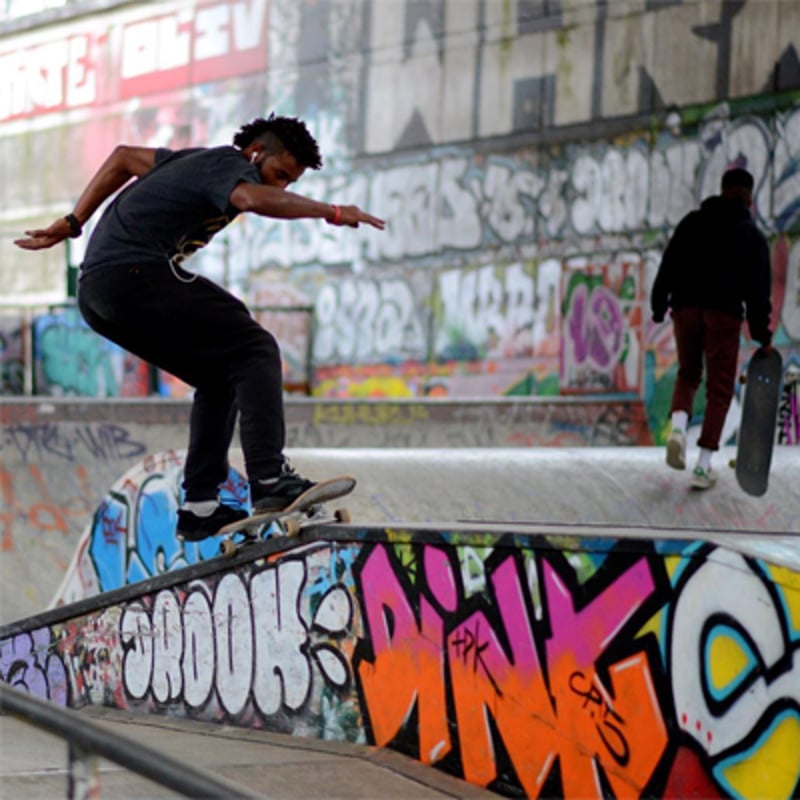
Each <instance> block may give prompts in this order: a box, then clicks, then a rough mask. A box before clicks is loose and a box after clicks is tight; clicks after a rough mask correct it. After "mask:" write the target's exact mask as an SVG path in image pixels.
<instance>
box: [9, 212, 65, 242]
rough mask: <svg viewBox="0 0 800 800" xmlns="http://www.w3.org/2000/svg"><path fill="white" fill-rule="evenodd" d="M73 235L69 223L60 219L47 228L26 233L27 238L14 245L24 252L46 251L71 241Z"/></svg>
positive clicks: (16, 240)
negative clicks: (65, 240)
mask: <svg viewBox="0 0 800 800" xmlns="http://www.w3.org/2000/svg"><path fill="white" fill-rule="evenodd" d="M71 233H72V228H70V225H69V222H67V220H66V219H64V218H63V217H59V219H57V220H56V221H55V222H54V223H53V224H52V225H50V226H49V227H47V228H38V229H36V230H32V231H25V238H24V239H15V240H14V244H15V245H16V246H17V247H21V248H22V249H23V250H45V249H46V248H48V247H52V246H53V245H55V244H58V243H59V242H63V241H64V239H69V237H70V234H71Z"/></svg>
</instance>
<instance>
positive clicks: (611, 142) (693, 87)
mask: <svg viewBox="0 0 800 800" xmlns="http://www.w3.org/2000/svg"><path fill="white" fill-rule="evenodd" d="M380 3H381V0H349V1H348V2H346V3H328V2H325V3H300V4H298V3H295V2H293V0H273V2H271V3H267V2H266V0H246V1H243V0H218V1H217V2H203V3H200V2H196V0H177V1H176V2H170V3H147V4H120V5H119V6H116V7H112V8H109V9H108V10H106V11H105V12H104V13H103V14H102V16H97V17H92V16H91V15H90V16H84V17H74V18H66V19H64V20H62V21H61V22H59V23H58V24H48V25H41V26H37V25H36V17H31V18H30V19H31V26H30V28H25V29H23V30H19V28H16V29H15V30H14V36H13V37H11V36H4V35H3V31H2V29H0V66H2V69H0V74H1V75H3V78H2V79H1V80H0V148H3V152H5V153H6V154H7V156H8V158H3V163H4V164H6V165H7V167H6V174H7V178H6V180H4V181H3V182H2V185H0V196H1V197H2V199H3V201H4V202H2V203H0V206H1V207H3V208H6V209H13V212H12V211H8V212H2V214H0V225H2V226H4V227H6V226H9V225H13V226H14V227H15V230H16V227H17V226H18V224H19V225H23V226H24V225H27V224H33V223H34V222H35V223H36V224H38V223H39V222H44V221H45V220H44V219H40V218H39V216H38V215H39V214H40V213H42V212H41V211H40V210H39V209H41V208H44V207H47V208H56V207H59V208H60V207H61V206H63V208H64V210H68V209H69V208H71V203H72V202H73V200H74V197H75V196H77V194H78V193H79V192H80V190H81V188H82V187H83V185H84V184H85V182H86V180H87V179H88V178H89V176H90V175H91V174H92V173H93V171H94V169H96V167H97V166H98V164H99V162H100V160H101V159H102V157H103V155H104V154H105V153H106V152H108V151H109V150H110V149H111V147H113V146H114V145H115V144H116V143H117V142H120V141H129V142H137V143H142V144H149V145H164V146H169V147H182V146H184V145H186V144H189V143H192V144H221V143H226V142H229V141H230V139H231V135H232V133H233V132H234V131H235V130H236V128H237V127H238V126H239V125H240V124H241V123H242V122H244V121H246V120H248V119H250V118H252V117H254V116H257V115H264V114H266V113H267V112H268V111H270V110H276V111H278V112H279V113H287V114H297V115H300V116H302V117H303V118H305V119H306V120H307V121H308V123H309V125H310V127H311V129H312V130H313V131H314V133H315V134H316V135H317V137H318V139H319V141H320V144H321V147H322V150H323V153H324V156H325V169H324V170H323V171H322V172H321V174H319V175H314V176H307V177H305V178H304V179H303V181H302V182H301V185H300V187H299V190H301V191H303V192H305V193H307V194H309V195H311V196H313V197H317V198H324V199H328V200H332V199H336V200H339V201H341V202H346V203H350V202H353V203H357V204H359V205H362V206H363V207H366V208H368V209H369V210H370V211H372V212H373V213H375V214H377V215H379V216H382V217H385V218H386V219H387V220H388V221H389V225H388V229H387V230H386V231H385V232H377V231H372V230H370V231H367V230H364V231H351V230H341V229H336V228H332V227H331V226H326V225H321V224H318V222H316V221H296V222H292V223H287V222H284V221H268V220H264V219H258V218H254V217H252V218H251V217H248V218H246V219H244V218H242V219H240V220H238V221H237V222H236V223H235V224H233V225H231V226H229V228H227V229H226V230H225V231H224V232H223V233H222V234H220V236H219V237H218V238H217V239H216V240H215V242H213V243H212V244H211V245H210V246H209V247H208V248H206V249H205V250H203V251H201V252H200V253H198V254H197V255H196V256H195V257H194V258H193V261H192V262H191V263H193V264H194V269H196V270H198V271H200V272H202V273H204V274H206V275H208V276H209V277H211V278H213V279H215V280H218V281H220V282H222V283H224V284H225V285H227V286H229V287H230V288H231V289H233V290H234V291H236V292H238V293H240V294H241V295H242V296H244V297H245V298H246V299H248V300H249V301H250V302H251V303H258V304H260V303H264V304H267V305H277V306H283V307H285V308H310V309H313V318H312V319H311V320H309V319H307V318H306V319H304V318H303V317H302V316H297V315H295V316H292V315H291V314H288V313H287V314H286V315H280V316H277V317H276V316H275V314H270V315H264V316H263V317H262V318H261V319H262V321H263V322H264V324H266V325H269V326H272V327H273V328H275V331H276V333H277V334H278V335H279V338H280V340H281V344H282V347H283V349H284V353H285V361H286V365H287V382H288V383H289V384H297V385H302V386H306V385H307V384H309V383H310V385H311V387H312V391H313V393H314V394H315V395H317V396H320V397H334V396H348V397H392V398H397V397H414V396H416V397H420V396H427V395H435V396H450V397H454V398H474V397H487V396H492V397H498V396H509V395H556V394H572V393H581V394H585V393H594V394H608V393H613V394H620V393H624V394H629V393H632V394H635V395H637V396H639V397H643V398H644V400H645V403H646V405H647V408H648V414H649V418H650V421H651V426H652V431H653V435H654V437H655V439H656V440H657V441H660V439H661V438H662V429H663V426H664V423H665V419H666V416H667V411H668V405H669V396H670V394H671V389H672V386H673V383H674V374H675V369H676V364H675V353H674V344H673V341H672V335H671V328H670V325H669V322H666V323H664V324H662V325H653V324H652V323H651V322H650V315H649V309H648V302H647V300H648V296H649V291H650V287H651V285H652V281H653V278H654V275H655V270H656V268H657V265H658V263H659V260H660V257H661V253H662V252H663V248H664V246H665V244H666V241H667V239H668V236H669V234H670V232H671V231H672V230H673V229H674V227H675V226H676V225H677V223H678V222H679V220H680V219H681V217H682V216H683V215H684V214H685V213H687V212H688V211H689V210H691V209H692V208H694V207H695V206H696V205H697V204H698V203H699V202H700V200H702V199H703V198H704V197H706V196H708V195H710V194H713V193H715V192H716V191H717V188H718V184H719V179H720V176H721V174H722V172H723V171H724V169H725V168H726V167H727V166H729V165H731V164H739V165H743V166H746V167H747V168H748V169H750V170H751V172H753V174H754V175H755V177H756V190H757V191H756V202H755V214H756V217H757V220H758V222H759V224H760V226H761V227H762V229H763V230H764V232H765V233H766V235H767V236H768V238H769V240H770V244H771V248H772V257H773V276H774V280H773V283H774V289H773V306H774V312H773V327H774V329H775V338H774V341H775V344H776V346H778V347H779V348H780V349H781V351H782V354H783V355H784V361H785V362H786V363H787V364H792V363H795V362H797V360H798V358H800V355H799V354H798V351H799V347H800V346H799V345H798V342H799V341H800V302H798V286H800V239H799V238H798V231H800V228H798V225H800V216H798V210H799V209H800V183H798V180H797V175H798V153H800V109H799V108H798V97H800V59H799V58H798V52H797V43H796V41H795V40H794V39H793V38H792V36H791V34H790V31H792V30H797V29H798V27H800V6H798V4H797V3H794V2H778V1H777V0H776V2H772V3H768V4H765V3H763V2H759V0H742V1H741V2H738V3H696V2H693V1H692V2H688V0H686V1H684V0H669V2H658V3H655V2H652V3H650V2H648V3H634V4H614V3H607V2H605V0H602V1H601V0H588V1H587V2H582V3H572V2H563V0H562V1H560V2H549V3H532V2H525V1H524V0H510V2H500V0H442V2H440V3H428V4H424V3H423V4H420V3H416V2H396V3H392V4H391V8H390V9H388V8H386V7H385V6H386V4H385V3H384V4H380ZM379 4H380V10H379ZM50 22H51V23H52V20H50ZM667 42H669V43H670V45H669V46H668V45H667V44H666V43H667ZM420 87H424V91H423V90H422V89H421V88H420ZM38 153H48V154H50V155H49V156H48V157H50V158H52V159H54V163H59V164H69V169H68V170H66V171H65V172H64V173H63V181H62V182H48V183H47V185H46V186H44V185H43V186H41V187H39V188H37V189H35V190H32V189H31V188H30V187H31V182H30V180H29V176H30V175H31V174H32V173H33V172H35V171H36V170H38V169H40V168H41V164H40V163H39V162H38V161H37V156H36V154H38ZM0 155H1V154H0ZM31 191H34V193H35V192H40V193H42V195H43V196H42V197H40V198H35V202H34V199H31V198H30V192H31ZM45 194H46V195H47V196H46V197H45V196H44V195H45ZM87 231H88V232H89V233H90V232H91V223H90V224H89V225H88V226H87ZM0 246H3V247H6V246H10V245H9V244H8V239H7V238H3V237H0ZM5 252H6V251H4V253H5ZM28 255H30V258H31V259H35V256H33V255H32V254H28ZM71 258H73V261H75V262H77V261H79V259H80V253H79V252H77V251H76V252H74V253H73V254H72V256H71ZM17 263H18V257H14V258H11V256H9V258H8V259H6V258H2V259H0V281H1V282H2V283H3V285H5V286H9V287H19V286H20V283H19V281H20V274H21V273H20V271H19V270H18V269H17V267H16V265H17ZM30 263H31V270H33V271H35V270H36V269H37V268H38V267H37V265H38V264H39V262H37V261H35V260H32V261H31V262H30ZM41 269H42V270H46V266H41ZM6 274H7V278H8V279H7V280H5V276H6ZM31 274H33V273H31ZM41 280H42V281H44V282H47V281H48V280H49V281H50V284H51V286H53V287H57V286H58V285H59V281H60V280H61V275H60V272H59V274H58V275H50V276H49V277H47V276H46V275H44V274H43V275H42V276H41ZM40 288H41V287H40ZM23 294H24V292H23ZM76 336H77V334H76V333H73V335H71V336H57V337H51V338H50V340H49V342H48V347H49V348H54V347H57V346H62V347H65V346H67V344H68V343H69V342H71V341H73V339H74V338H75V337H76ZM743 345H745V347H744V348H743V352H742V362H743V365H744V362H745V361H746V359H747V357H748V354H749V343H748V340H747V339H746V337H743ZM51 351H52V350H51ZM90 355H91V354H90ZM309 360H310V363H311V364H312V365H313V370H312V372H311V375H310V376H309V375H307V374H306V375H303V376H302V377H301V378H298V377H297V376H296V374H295V373H296V372H297V370H298V365H300V364H301V363H302V364H307V363H308V361H309ZM69 363H70V359H69V357H67V355H66V354H65V358H64V364H65V365H66V366H65V368H64V369H62V370H60V371H58V372H56V373H55V380H56V382H55V383H54V384H53V386H54V387H55V388H58V387H60V386H61V385H62V384H66V385H67V387H68V390H69V391H75V392H76V393H77V392H78V391H86V392H89V391H92V390H93V389H94V390H95V391H100V390H101V389H102V388H103V387H107V386H109V385H111V384H110V382H109V380H107V374H106V373H103V372H102V370H101V371H100V372H99V374H98V373H97V372H95V373H94V374H93V375H92V376H91V379H89V376H85V377H86V379H85V380H81V381H78V380H71V379H72V378H73V376H72V375H71V374H70V367H69ZM89 363H90V364H91V363H92V362H89ZM94 363H97V362H94ZM117 372H118V373H119V370H118V371H117ZM309 378H310V379H309ZM117 380H118V381H119V380H120V379H119V377H118V378H117ZM59 381H60V382H59ZM134 384H135V381H134ZM126 385H129V384H126ZM161 388H162V391H164V392H166V393H173V392H175V393H176V394H180V393H182V392H185V387H180V386H177V385H175V384H174V383H172V382H171V381H169V380H168V379H164V381H162V382H161ZM118 391H121V389H118ZM738 408H739V406H738V403H736V404H735V405H734V408H733V411H732V416H731V419H730V423H729V425H728V427H727V428H726V436H727V440H728V441H731V440H732V439H733V437H734V436H735V431H736V427H737V425H738ZM702 410H703V409H702V399H701V400H700V401H699V405H698V408H697V409H696V412H697V419H699V418H700V416H701V415H702Z"/></svg>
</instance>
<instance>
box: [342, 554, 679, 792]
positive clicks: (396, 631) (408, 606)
mask: <svg viewBox="0 0 800 800" xmlns="http://www.w3.org/2000/svg"><path fill="white" fill-rule="evenodd" d="M434 553H439V557H438V558H437V557H434V555H433V554H434ZM551 561H552V563H551ZM654 563H655V562H654ZM421 564H422V566H421V568H420V570H419V572H418V574H417V582H418V586H417V587H416V588H412V587H410V586H408V585H406V584H405V583H404V581H403V575H404V572H405V571H404V569H403V568H402V566H401V565H400V564H399V563H398V561H397V558H396V557H395V556H393V555H392V553H391V551H390V550H389V549H387V547H385V546H383V545H379V546H376V547H374V548H372V549H371V550H370V551H369V552H368V554H367V555H366V556H365V557H364V559H363V561H361V565H360V569H359V570H358V573H357V580H358V581H360V584H361V587H360V588H361V590H360V595H361V596H362V597H363V603H364V609H363V613H364V625H365V630H366V631H367V639H366V640H365V641H368V640H371V647H370V648H369V649H368V648H367V647H366V645H365V646H364V647H362V649H361V658H360V660H359V661H358V662H357V665H356V669H357V674H358V677H359V679H360V681H361V686H362V689H363V693H364V699H365V709H364V710H365V716H368V718H369V724H370V727H371V731H372V735H373V737H374V740H375V743H376V744H378V745H386V744H388V743H389V742H392V741H397V740H398V739H410V740H411V741H410V742H408V744H407V745H406V746H407V747H409V748H411V749H412V750H413V751H416V750H417V742H416V741H414V740H415V739H417V738H418V750H419V753H420V759H421V760H423V761H425V762H426V763H435V762H437V761H440V760H441V759H442V758H444V757H445V756H446V755H447V754H448V753H449V752H450V751H451V750H453V749H455V743H454V742H453V741H452V737H453V736H454V735H458V736H459V741H458V743H457V744H458V752H459V754H460V759H461V763H462V767H463V776H464V778H465V779H466V780H468V781H470V782H471V783H476V784H479V785H482V786H488V785H490V784H491V783H492V782H493V781H494V780H495V779H497V778H500V777H501V774H500V769H501V767H500V765H499V763H498V762H497V761H496V755H495V754H496V753H497V752H498V750H499V747H498V746H497V745H498V743H497V742H496V741H495V737H499V738H500V739H501V740H502V746H503V747H502V749H504V751H505V753H507V755H508V758H509V759H510V761H511V764H512V765H513V768H514V771H515V774H516V776H517V777H518V780H519V782H520V784H521V787H522V789H523V790H524V792H525V794H526V795H527V796H530V797H536V796H538V795H539V794H540V792H541V791H542V789H543V786H544V782H545V781H546V780H547V778H548V776H549V774H550V772H551V768H552V766H553V764H554V763H555V761H556V759H559V760H560V764H561V769H560V774H561V781H562V784H563V792H564V796H567V797H595V796H596V797H601V796H603V794H604V789H603V785H604V784H607V785H609V786H611V787H613V790H614V793H615V795H617V796H621V795H622V794H625V793H626V792H629V791H630V789H631V786H637V787H640V788H641V787H644V786H645V785H646V783H647V780H648V779H649V776H651V775H652V772H653V770H654V768H655V766H656V764H657V763H658V761H659V759H660V758H661V756H662V754H663V752H664V748H665V747H666V743H667V730H666V725H665V723H664V721H663V719H662V714H661V710H660V706H659V703H658V701H657V698H656V697H655V696H654V694H653V682H652V679H651V669H650V662H649V657H648V654H647V653H646V652H645V651H644V650H641V649H639V647H640V646H639V645H636V644H634V643H632V642H625V646H624V648H623V650H622V651H620V652H621V654H622V656H621V657H620V658H618V659H616V660H615V659H614V657H613V656H614V652H615V650H614V648H616V647H618V646H620V645H619V643H618V642H617V641H616V640H617V639H618V638H621V639H624V636H623V634H622V632H623V631H624V630H626V628H627V626H628V624H629V623H630V622H631V620H632V619H633V618H634V616H636V615H637V614H638V613H639V612H640V609H641V608H642V605H643V604H646V603H647V602H648V601H649V600H650V598H652V597H655V594H656V579H655V575H654V574H653V572H652V570H653V569H654V567H653V565H651V564H650V563H649V562H648V561H647V560H645V559H639V560H637V561H635V562H634V563H633V564H631V565H630V566H629V567H628V568H627V569H626V570H625V571H623V572H621V573H620V574H619V575H617V576H616V577H615V579H614V580H613V581H611V582H609V579H608V578H604V581H605V583H604V584H603V586H602V587H600V588H599V589H597V590H596V591H594V593H592V594H591V597H590V598H589V599H588V600H587V599H586V598H585V597H583V598H582V599H581V602H580V603H579V602H578V601H577V599H575V597H574V595H575V594H584V593H588V592H589V589H588V588H587V587H583V588H581V589H579V588H578V587H577V586H573V585H571V584H570V583H569V582H568V579H567V578H564V577H562V576H561V574H560V573H562V572H563V573H564V574H565V575H569V574H571V571H570V570H569V568H568V567H567V566H566V564H564V563H561V562H559V560H558V558H557V557H556V556H555V555H549V556H548V558H547V559H544V558H542V559H541V560H539V561H537V564H538V568H539V579H538V583H539V586H540V587H542V605H543V607H544V608H545V609H546V610H547V616H548V618H547V619H545V620H543V621H542V622H539V623H537V622H536V619H535V615H534V611H533V604H532V601H531V598H530V593H529V590H528V588H527V583H526V578H525V575H526V572H525V569H524V566H523V564H522V562H521V560H520V559H519V558H517V557H515V556H513V555H506V554H503V553H502V552H500V551H498V552H497V554H496V556H492V557H490V559H489V560H488V561H487V563H486V575H487V579H486V596H485V599H481V600H478V598H477V597H471V598H469V599H463V598H464V592H463V587H461V588H460V587H459V583H458V581H459V580H460V578H459V577H458V573H457V569H456V567H455V565H454V564H451V563H450V561H449V560H448V558H447V557H446V555H445V554H444V553H443V552H439V551H438V550H437V549H436V548H434V547H425V553H424V558H423V559H422V560H421ZM556 566H558V570H559V571H557V570H556ZM462 605H463V608H464V610H463V611H461V610H460V607H461V606H462ZM417 608H418V609H419V611H418V613H417V612H416V611H415V609H417ZM548 631H549V632H550V633H549V634H548ZM396 642H402V643H403V644H402V647H399V646H397V645H396ZM609 662H610V666H609V667H608V669H607V670H605V671H604V672H603V674H602V678H601V677H600V673H599V671H598V670H597V668H596V666H595V665H596V664H598V663H606V664H607V663H609ZM612 697H613V698H615V699H614V700H613V702H612V700H611V698H612ZM448 708H452V709H453V713H454V715H455V719H454V720H453V719H449V718H448V712H447V709H448ZM414 709H416V717H415V716H414V715H413V714H412V712H413V711H414ZM410 719H416V720H417V721H418V724H417V726H416V729H415V730H413V731H410V730H408V725H409V720H410ZM490 720H491V722H490ZM629 723H630V726H631V730H648V731H650V735H649V736H648V737H647V741H639V740H638V739H634V738H632V737H630V736H629V735H628V734H627V732H626V729H627V726H628V724H629ZM559 730H560V731H565V732H567V731H568V736H566V738H563V739H562V737H561V736H554V735H553V734H554V731H559ZM455 732H458V733H457V734H456V733H455ZM467 732H468V734H467ZM601 774H602V776H603V777H601Z"/></svg>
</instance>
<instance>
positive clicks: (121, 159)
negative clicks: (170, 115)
mask: <svg viewBox="0 0 800 800" xmlns="http://www.w3.org/2000/svg"><path fill="white" fill-rule="evenodd" d="M155 163H156V151H155V149H154V148H151V147H130V146H128V145H124V144H120V145H117V146H116V147H115V148H114V150H113V151H112V153H111V155H110V156H109V157H108V158H107V159H106V160H105V161H104V162H103V164H102V165H101V166H100V169H98V170H97V172H96V173H95V174H94V177H93V178H92V179H91V180H90V181H89V183H88V184H87V186H86V188H85V189H84V190H83V192H82V193H81V196H80V197H79V198H78V202H77V203H76V204H75V210H74V212H73V215H74V217H75V218H76V219H77V222H78V225H79V226H80V227H83V225H84V224H85V223H86V222H87V221H88V220H89V218H90V217H91V216H92V214H94V212H95V211H97V209H98V208H99V207H100V205H101V204H102V203H103V201H104V200H106V199H107V198H109V197H111V195H112V194H114V192H116V191H117V190H119V189H121V188H122V187H123V186H124V185H125V184H126V183H127V182H128V181H129V180H130V179H131V178H138V177H140V176H142V175H144V174H145V173H146V172H148V171H149V170H150V169H151V168H152V167H153V165H154V164H155ZM71 235H73V230H72V226H71V225H70V223H69V222H68V221H67V218H66V217H60V218H59V219H57V220H56V221H55V222H53V223H52V224H51V225H50V226H48V227H47V228H39V229H36V230H31V231H25V238H24V239H17V240H16V241H15V242H14V244H15V245H17V247H21V248H22V249H23V250H43V249H44V248H47V247H52V246H53V245H55V244H58V243H59V242H63V241H64V239H66V238H68V237H69V236H71Z"/></svg>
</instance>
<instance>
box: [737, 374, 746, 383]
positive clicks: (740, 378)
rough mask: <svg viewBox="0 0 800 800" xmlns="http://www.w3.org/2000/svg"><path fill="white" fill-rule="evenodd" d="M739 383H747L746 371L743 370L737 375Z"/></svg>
mask: <svg viewBox="0 0 800 800" xmlns="http://www.w3.org/2000/svg"><path fill="white" fill-rule="evenodd" d="M739 383H741V384H745V383H747V373H745V372H743V373H742V374H741V375H740V376H739Z"/></svg>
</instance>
